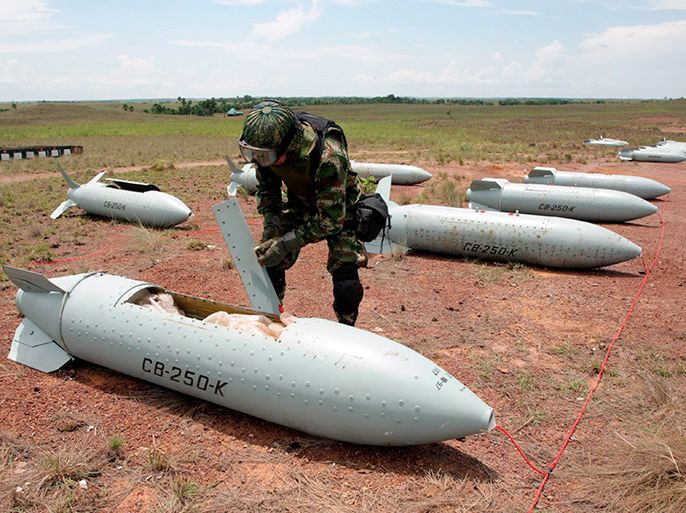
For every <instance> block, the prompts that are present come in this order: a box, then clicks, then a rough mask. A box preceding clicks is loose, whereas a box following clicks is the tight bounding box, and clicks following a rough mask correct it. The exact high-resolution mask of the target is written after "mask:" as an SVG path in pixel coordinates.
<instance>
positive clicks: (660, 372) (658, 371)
mask: <svg viewBox="0 0 686 513" xmlns="http://www.w3.org/2000/svg"><path fill="white" fill-rule="evenodd" d="M652 371H653V374H655V375H656V376H660V377H662V378H671V377H672V371H670V370H669V369H668V368H667V367H665V366H663V365H660V366H658V367H653V369H652Z"/></svg>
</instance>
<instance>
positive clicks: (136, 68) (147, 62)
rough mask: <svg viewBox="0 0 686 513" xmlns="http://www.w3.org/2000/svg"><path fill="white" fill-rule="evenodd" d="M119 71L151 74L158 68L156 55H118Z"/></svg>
mask: <svg viewBox="0 0 686 513" xmlns="http://www.w3.org/2000/svg"><path fill="white" fill-rule="evenodd" d="M117 64H118V65H119V67H118V71H119V72H121V73H124V74H137V75H141V74H143V75H149V74H150V73H154V72H155V71H156V69H157V61H156V59H155V57H129V56H128V55H117Z"/></svg>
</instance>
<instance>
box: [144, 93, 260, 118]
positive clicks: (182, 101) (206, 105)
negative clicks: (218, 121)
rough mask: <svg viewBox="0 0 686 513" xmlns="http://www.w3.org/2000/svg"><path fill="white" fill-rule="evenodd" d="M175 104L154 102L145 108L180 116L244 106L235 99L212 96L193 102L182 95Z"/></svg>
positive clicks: (203, 114) (209, 113) (213, 112)
mask: <svg viewBox="0 0 686 513" xmlns="http://www.w3.org/2000/svg"><path fill="white" fill-rule="evenodd" d="M175 105H176V106H175V107H174V106H172V107H169V106H167V105H165V104H162V103H153V105H152V107H151V108H150V109H145V112H150V113H152V114H173V115H179V116H212V115H213V114H224V113H225V112H226V111H227V110H229V109H230V108H231V107H235V108H238V109H240V108H242V107H241V106H237V105H236V102H235V101H233V100H227V99H225V98H219V99H217V98H210V99H208V100H200V101H199V102H198V103H193V100H186V98H182V97H181V96H179V97H178V98H177V99H176V104H175ZM251 106H252V105H251Z"/></svg>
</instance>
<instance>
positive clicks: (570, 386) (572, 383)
mask: <svg viewBox="0 0 686 513" xmlns="http://www.w3.org/2000/svg"><path fill="white" fill-rule="evenodd" d="M560 391H561V392H563V393H569V392H573V393H574V394H576V395H582V394H585V393H586V392H588V386H587V385H586V382H585V381H583V380H581V379H576V378H572V379H570V380H568V381H567V382H566V383H563V384H561V385H560Z"/></svg>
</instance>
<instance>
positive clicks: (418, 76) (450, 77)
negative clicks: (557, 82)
mask: <svg viewBox="0 0 686 513" xmlns="http://www.w3.org/2000/svg"><path fill="white" fill-rule="evenodd" d="M564 58H565V54H564V47H563V45H562V44H561V43H560V42H558V41H553V42H552V43H550V44H548V45H545V46H542V47H540V48H538V49H537V50H536V52H535V54H534V59H533V62H532V63H531V64H530V65H529V66H528V67H527V66H523V65H522V64H521V63H519V62H517V61H514V60H506V59H504V58H503V56H502V54H501V53H500V52H495V53H494V54H493V55H492V62H491V63H487V64H485V65H482V64H479V65H476V66H472V65H469V64H464V63H459V62H457V61H455V60H452V61H450V62H448V63H447V64H446V65H445V66H444V67H443V68H442V69H439V70H438V71H422V70H417V69H414V68H403V69H398V70H395V71H392V72H391V73H389V74H388V75H387V76H385V77H383V78H379V79H378V80H386V81H388V82H389V83H391V84H394V85H399V86H417V85H419V86H441V87H452V86H464V85H471V86H480V85H502V86H503V87H504V88H507V87H509V86H513V85H517V86H521V85H535V86H540V85H542V84H547V83H551V82H553V81H554V79H555V78H557V77H558V76H559V75H560V74H561V72H562V69H561V68H560V67H559V66H558V64H559V62H560V61H561V60H562V59H564ZM357 78H358V80H361V81H363V80H369V79H370V77H369V76H365V75H358V76H357Z"/></svg>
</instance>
